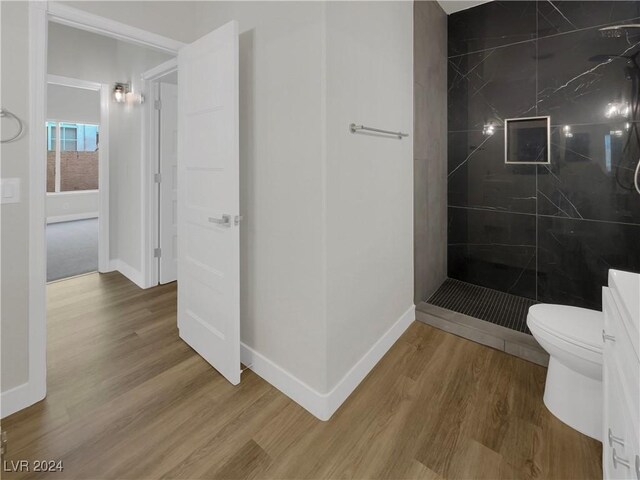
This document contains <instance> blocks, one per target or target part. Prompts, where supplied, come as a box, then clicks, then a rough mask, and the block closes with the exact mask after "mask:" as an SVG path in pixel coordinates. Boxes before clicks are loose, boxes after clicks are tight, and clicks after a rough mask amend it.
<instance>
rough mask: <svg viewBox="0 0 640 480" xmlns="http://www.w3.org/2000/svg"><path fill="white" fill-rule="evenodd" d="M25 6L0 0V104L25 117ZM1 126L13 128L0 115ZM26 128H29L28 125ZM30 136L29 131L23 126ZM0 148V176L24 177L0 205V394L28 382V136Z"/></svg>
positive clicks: (26, 62)
mask: <svg viewBox="0 0 640 480" xmlns="http://www.w3.org/2000/svg"><path fill="white" fill-rule="evenodd" d="M28 7H29V6H28V4H27V2H0V16H1V18H0V22H1V24H2V29H1V30H0V33H1V35H2V37H1V42H0V47H1V49H2V52H1V53H2V57H1V59H2V65H1V67H2V69H1V82H0V85H1V90H0V96H1V97H2V98H1V100H0V103H1V104H2V106H3V107H4V108H7V109H8V110H10V111H11V112H13V113H15V114H16V115H17V116H19V117H20V118H22V119H23V120H24V119H26V118H27V116H28V114H29V105H28V99H29V94H28V85H29V70H28V52H29V48H28V37H27V35H28V16H27V13H28ZM5 128H6V129H7V130H8V129H9V128H13V127H12V126H9V123H7V119H2V131H3V135H4V132H6V130H5ZM27 128H29V126H28V125H27ZM26 133H27V135H28V130H27V132H26ZM27 135H24V136H23V137H22V138H21V139H19V140H18V141H16V142H12V143H3V144H2V145H1V146H0V156H1V159H0V175H1V176H2V178H10V177H17V178H20V179H21V181H22V192H21V193H22V201H21V202H20V203H11V204H5V205H2V207H0V208H1V210H0V217H1V218H0V222H1V225H0V228H1V232H0V235H1V246H0V247H1V252H0V253H1V255H2V257H1V258H0V263H1V264H2V276H1V279H2V283H1V284H0V290H1V292H0V293H1V299H0V308H1V314H0V329H1V332H2V333H1V334H0V341H1V349H2V355H1V358H0V360H1V362H2V365H1V368H2V371H1V372H0V373H1V377H2V378H1V388H2V392H3V393H4V392H7V391H8V390H10V389H12V388H14V387H17V386H19V385H22V384H24V383H26V382H27V380H28V372H29V370H28V368H29V363H28V355H29V345H28V342H27V334H28V328H29V324H28V321H27V320H28V316H29V299H28V291H29V256H28V253H29V252H28V247H29V241H28V239H29V202H28V201H27V198H28V195H29V188H28V187H29V185H28V181H29V144H28V136H27Z"/></svg>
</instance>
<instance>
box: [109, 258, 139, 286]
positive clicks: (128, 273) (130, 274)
mask: <svg viewBox="0 0 640 480" xmlns="http://www.w3.org/2000/svg"><path fill="white" fill-rule="evenodd" d="M115 270H117V271H118V272H120V273H121V274H122V275H124V276H125V277H127V278H128V279H129V280H131V281H132V282H133V283H135V284H136V285H137V286H139V287H140V288H145V287H144V283H143V277H142V272H141V271H140V270H138V269H136V268H133V267H132V266H131V265H129V264H128V263H127V262H125V261H124V260H120V259H114V260H111V262H110V263H109V269H108V271H109V272H113V271H115Z"/></svg>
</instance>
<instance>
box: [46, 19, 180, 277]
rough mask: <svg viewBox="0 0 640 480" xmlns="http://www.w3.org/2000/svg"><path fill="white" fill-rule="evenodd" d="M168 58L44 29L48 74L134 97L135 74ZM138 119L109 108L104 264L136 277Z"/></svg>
mask: <svg viewBox="0 0 640 480" xmlns="http://www.w3.org/2000/svg"><path fill="white" fill-rule="evenodd" d="M169 58H170V57H169V56H168V55H166V54H164V53H159V52H156V51H153V50H150V49H147V48H142V47H138V46H136V45H132V44H129V43H125V42H122V41H118V40H115V39H112V38H108V37H104V36H100V35H96V34H93V33H89V32H85V31H82V30H77V29H74V28H70V27H67V26H63V25H59V24H55V23H50V25H49V54H48V72H49V73H50V74H54V75H61V76H65V77H71V78H77V79H80V80H88V81H92V82H98V83H108V84H110V85H113V84H115V83H116V82H130V83H131V86H132V89H133V91H134V92H140V90H141V84H142V82H141V78H140V76H141V74H142V73H143V72H144V71H146V70H148V69H149V68H152V67H154V66H156V65H159V64H160V63H162V62H164V61H166V60H168V59H169ZM142 115H143V108H142V106H140V105H129V104H118V103H115V102H112V103H111V105H110V112H109V134H110V141H109V175H110V189H109V204H110V217H111V218H110V224H109V226H110V250H111V251H110V258H111V259H112V260H115V259H118V260H119V261H121V262H124V263H126V264H127V265H128V266H130V267H131V268H132V269H133V270H134V271H136V272H140V270H141V268H142V254H143V252H142V228H141V225H142V220H141V219H142V208H141V207H142V205H141V201H142V200H141V194H140V191H141V185H142V161H143V160H142V152H141V145H142V143H141V136H142ZM59 203H64V202H62V201H60V202H59ZM66 203H69V202H66Z"/></svg>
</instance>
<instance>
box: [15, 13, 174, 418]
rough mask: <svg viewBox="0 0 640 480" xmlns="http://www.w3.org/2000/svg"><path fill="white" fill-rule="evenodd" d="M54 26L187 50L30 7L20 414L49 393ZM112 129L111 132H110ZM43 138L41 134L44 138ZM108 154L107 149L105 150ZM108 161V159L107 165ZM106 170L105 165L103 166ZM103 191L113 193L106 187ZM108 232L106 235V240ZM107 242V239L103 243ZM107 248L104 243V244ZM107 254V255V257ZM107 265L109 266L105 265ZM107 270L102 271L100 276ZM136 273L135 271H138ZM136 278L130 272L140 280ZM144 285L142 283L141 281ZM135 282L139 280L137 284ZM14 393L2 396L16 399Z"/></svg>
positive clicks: (118, 26)
mask: <svg viewBox="0 0 640 480" xmlns="http://www.w3.org/2000/svg"><path fill="white" fill-rule="evenodd" d="M49 20H51V21H53V22H57V23H61V24H64V25H69V26H72V27H75V28H79V29H82V30H86V31H89V32H94V33H99V34H101V35H106V36H108V37H111V38H117V39H120V40H124V41H128V42H130V43H135V44H138V45H144V46H147V47H150V48H155V49H156V50H160V51H163V52H167V53H171V54H174V55H175V54H177V52H178V50H179V49H180V48H181V47H182V46H183V45H184V44H183V43H182V42H178V41H176V40H173V39H170V38H166V37H162V36H160V35H156V34H154V33H150V32H146V31H144V30H140V29H138V28H134V27H131V26H129V25H125V24H123V23H119V22H115V21H113V20H109V19H106V18H103V17H99V16H97V15H91V14H88V13H86V12H83V11H81V10H77V9H75V8H72V7H68V6H66V5H60V4H58V3H55V2H50V3H49V4H47V3H46V2H44V1H32V2H29V33H28V36H29V114H28V123H27V125H30V128H31V129H30V133H29V135H28V141H29V179H28V184H29V190H28V192H29V239H28V242H29V267H28V268H29V287H28V288H29V313H28V316H29V317H28V318H29V328H28V332H29V333H28V351H29V377H28V380H27V383H28V387H21V388H24V390H20V391H21V392H22V391H23V392H25V393H24V394H21V395H20V396H19V397H18V398H19V401H16V404H15V405H16V406H15V408H16V411H17V410H20V409H22V408H25V407H28V406H29V405H31V404H33V403H36V402H38V401H40V400H42V399H43V398H44V397H45V396H46V392H47V358H46V356H47V313H46V312H47V310H46V308H47V302H46V284H47V276H46V265H47V261H46V259H47V257H46V242H45V225H46V208H45V200H46V195H45V193H46V168H45V167H46V162H44V161H43V159H45V158H47V145H46V132H45V125H46V120H47V118H46V114H45V113H46V105H47V88H46V87H47V35H48V28H47V27H48V22H49ZM105 88H106V89H107V93H108V85H102V87H101V112H102V111H103V110H104V109H103V108H102V107H103V105H104V103H105V102H108V95H106V96H105ZM105 121H106V123H104V121H103V118H102V116H101V122H102V123H103V124H102V125H101V128H102V132H104V128H105V126H108V119H107V120H105ZM107 128H108V127H107ZM38 132H40V134H38ZM101 150H102V151H103V152H104V153H106V151H107V149H106V148H105V146H102V148H101ZM101 160H102V159H101ZM100 165H101V166H102V165H103V162H102V161H101V162H100ZM105 173H106V172H103V171H100V179H101V180H103V181H107V182H108V176H107V175H106V174H105ZM100 190H101V191H108V184H107V185H106V187H105V186H104V185H103V183H102V182H101V183H100ZM100 213H101V215H100V218H108V216H109V212H108V205H103V204H102V202H101V205H100ZM102 233H104V232H101V235H102ZM101 240H102V238H101ZM101 243H104V242H101ZM101 254H102V252H101ZM101 263H104V262H101ZM103 266H106V267H107V269H108V268H109V265H102V264H100V265H99V269H100V271H103V269H102V268H103ZM133 272H135V270H134V271H133ZM133 272H128V273H129V274H130V275H132V276H133V277H135V274H134V273H133ZM138 280H139V278H138ZM134 281H135V280H134ZM10 391H11V390H9V391H7V392H4V393H3V394H2V396H3V397H4V396H5V395H10V396H11V395H13V394H10V393H9V392H10Z"/></svg>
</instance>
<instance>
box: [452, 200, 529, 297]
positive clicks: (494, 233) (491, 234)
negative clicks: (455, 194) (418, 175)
mask: <svg viewBox="0 0 640 480" xmlns="http://www.w3.org/2000/svg"><path fill="white" fill-rule="evenodd" d="M448 234H449V239H448V242H449V250H448V259H449V260H448V262H449V276H450V277H451V278H456V279H458V280H462V281H465V282H469V283H474V284H477V285H482V286H485V287H488V288H494V289H496V290H501V291H503V292H508V293H512V294H514V295H521V296H523V297H529V298H535V295H536V281H535V250H536V248H535V241H536V217H535V216H534V215H521V214H512V213H502V212H492V211H483V210H472V209H466V208H453V207H450V208H449V232H448Z"/></svg>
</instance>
